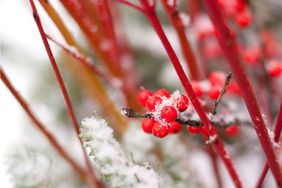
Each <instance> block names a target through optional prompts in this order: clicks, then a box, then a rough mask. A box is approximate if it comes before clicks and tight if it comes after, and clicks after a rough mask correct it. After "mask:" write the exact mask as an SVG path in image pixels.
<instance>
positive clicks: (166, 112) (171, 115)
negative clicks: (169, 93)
mask: <svg viewBox="0 0 282 188" xmlns="http://www.w3.org/2000/svg"><path fill="white" fill-rule="evenodd" d="M161 117H162V118H163V119H164V120H165V121H166V122H172V121H175V120H176V118H177V110H176V109H175V108H174V107H173V106H165V107H163V109H162V111H161Z"/></svg>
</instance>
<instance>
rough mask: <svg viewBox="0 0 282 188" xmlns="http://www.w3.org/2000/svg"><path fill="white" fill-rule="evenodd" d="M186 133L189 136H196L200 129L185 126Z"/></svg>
mask: <svg viewBox="0 0 282 188" xmlns="http://www.w3.org/2000/svg"><path fill="white" fill-rule="evenodd" d="M187 131H188V132H189V133H191V134H198V133H200V132H201V129H200V127H193V126H187Z"/></svg>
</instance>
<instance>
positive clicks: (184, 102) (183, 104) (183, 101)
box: [175, 95, 189, 112]
mask: <svg viewBox="0 0 282 188" xmlns="http://www.w3.org/2000/svg"><path fill="white" fill-rule="evenodd" d="M175 102H176V107H177V109H178V110H179V111H180V112H184V111H185V110H187V108H188V105H189V100H188V98H187V97H186V96H185V95H181V97H179V98H177V99H176V100H175Z"/></svg>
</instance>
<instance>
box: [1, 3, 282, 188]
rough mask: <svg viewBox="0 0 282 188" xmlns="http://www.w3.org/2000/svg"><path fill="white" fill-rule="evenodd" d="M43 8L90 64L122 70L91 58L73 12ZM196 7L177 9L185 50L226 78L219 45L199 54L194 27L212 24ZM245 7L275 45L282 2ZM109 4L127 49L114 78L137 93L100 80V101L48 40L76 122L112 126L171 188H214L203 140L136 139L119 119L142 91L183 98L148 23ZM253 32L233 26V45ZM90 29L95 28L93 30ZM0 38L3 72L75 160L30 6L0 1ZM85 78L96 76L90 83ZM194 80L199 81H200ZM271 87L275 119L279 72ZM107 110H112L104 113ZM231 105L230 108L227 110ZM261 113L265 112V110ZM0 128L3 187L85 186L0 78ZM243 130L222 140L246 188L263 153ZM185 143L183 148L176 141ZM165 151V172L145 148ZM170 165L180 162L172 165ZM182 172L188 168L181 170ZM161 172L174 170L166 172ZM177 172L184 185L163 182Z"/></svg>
mask: <svg viewBox="0 0 282 188" xmlns="http://www.w3.org/2000/svg"><path fill="white" fill-rule="evenodd" d="M35 2H36V5H37V8H38V11H39V15H40V18H41V20H42V22H43V25H44V29H45V32H46V33H48V34H49V35H51V36H52V37H53V38H55V39H56V40H57V41H61V43H65V41H64V38H63V37H62V35H61V34H60V32H59V31H58V29H57V27H56V26H55V25H54V23H53V22H52V21H51V20H50V18H49V16H48V15H47V14H46V12H45V11H44V10H43V9H42V7H41V6H40V4H39V3H38V1H35ZM132 2H134V1H132ZM187 2H188V1H187ZM50 4H52V5H53V6H54V7H55V9H56V10H57V12H58V13H59V14H60V16H61V17H62V18H63V20H64V23H65V24H66V25H67V27H68V29H69V30H70V32H71V34H72V35H73V37H74V39H75V40H76V41H77V44H78V45H79V46H80V48H81V50H82V51H83V52H84V53H85V54H86V55H87V56H88V57H90V58H91V59H92V61H93V62H94V64H95V65H96V66H97V67H98V68H99V69H101V70H102V71H104V72H105V73H106V74H109V75H114V76H115V77H118V76H119V73H117V74H116V75H117V76H116V75H115V72H114V70H115V69H113V71H112V72H111V70H112V69H111V68H108V67H107V64H103V63H101V62H102V60H101V56H102V57H103V55H100V56H99V55H98V57H97V55H96V52H97V51H99V50H97V49H96V48H97V47H96V46H93V45H92V43H91V42H89V38H88V37H87V36H86V35H85V33H83V32H82V30H81V29H80V27H81V26H80V25H79V24H78V23H77V22H76V21H75V20H74V19H73V18H72V15H70V14H69V12H68V11H67V10H66V9H65V8H64V7H63V6H62V4H61V3H60V2H59V1H56V0H50ZM199 4H200V7H199V10H198V11H199V14H200V15H197V17H196V18H197V19H196V21H195V20H191V19H192V17H191V16H190V15H189V11H188V10H187V9H189V8H187V7H189V6H187V3H186V1H184V0H183V1H182V0H179V6H178V8H179V11H180V12H182V13H183V16H182V19H183V20H182V21H183V23H184V26H185V27H186V36H187V37H188V40H189V41H190V43H191V46H192V50H194V51H195V54H196V61H198V62H201V63H202V64H201V63H199V64H201V65H200V66H202V67H204V68H206V70H204V71H202V72H201V74H206V75H209V74H210V73H211V72H212V71H214V70H221V71H224V72H228V70H229V68H228V66H226V62H225V59H224V57H223V55H222V52H218V44H214V42H211V44H203V45H204V46H206V48H205V49H204V52H203V51H201V50H199V48H200V47H199V45H198V43H199V41H198V35H197V33H199V32H200V30H201V29H202V30H205V29H203V28H209V27H210V25H211V24H210V23H209V21H208V18H207V16H206V15H205V13H203V12H204V8H203V7H202V4H201V3H199ZM250 4H251V6H250V11H251V12H252V13H253V19H254V20H255V22H256V23H257V25H256V27H259V28H260V29H261V30H270V31H271V32H273V35H274V36H275V37H276V40H277V42H278V43H281V42H280V41H281V39H282V35H281V32H282V24H281V21H282V11H281V10H282V2H281V1H279V0H270V1H267V0H257V1H250ZM115 6H116V7H117V8H118V9H116V12H115V11H113V14H115V15H118V16H120V17H119V19H118V21H119V22H118V23H116V25H115V27H117V31H118V32H119V37H118V39H119V40H118V42H119V43H120V44H119V45H120V46H119V45H118V47H119V48H121V49H124V51H122V52H120V53H121V54H123V55H122V57H120V59H122V60H120V62H122V63H121V64H120V67H119V68H120V69H122V70H123V72H122V73H121V74H123V75H126V76H121V77H122V78H121V79H120V80H119V81H121V82H124V83H125V81H126V84H127V86H128V88H130V87H132V88H134V89H132V90H134V92H132V93H131V91H132V90H130V89H128V91H129V92H128V93H126V94H125V95H124V93H123V92H124V91H123V90H122V89H120V88H119V82H114V84H113V85H114V86H112V85H111V84H109V83H108V81H107V79H105V78H102V79H101V78H100V77H99V80H100V81H99V82H101V83H100V85H102V86H105V88H103V89H102V90H103V91H104V90H105V92H106V93H108V95H107V96H105V95H104V93H103V92H101V91H99V90H97V88H99V87H101V86H100V85H99V86H97V87H95V86H91V84H92V83H91V84H90V82H89V80H88V81H87V79H86V81H85V80H84V78H82V81H81V75H82V74H79V72H81V71H82V69H78V68H77V67H75V66H73V67H72V65H71V64H74V62H75V60H74V58H72V57H71V56H69V55H68V54H67V53H65V52H64V51H63V50H62V49H61V48H60V47H58V45H56V44H54V43H52V42H51V41H50V44H51V47H52V51H53V52H54V55H55V58H56V60H57V63H58V65H59V68H60V70H61V73H62V75H63V79H64V81H65V83H66V87H67V90H68V91H69V95H70V98H71V101H72V104H73V106H74V109H75V113H76V115H77V119H78V121H79V122H81V121H82V119H83V118H85V117H89V116H91V115H92V114H93V113H95V114H98V115H99V116H101V117H103V118H105V119H106V120H107V121H108V122H109V124H110V125H111V126H112V127H113V128H114V130H115V134H116V136H117V137H119V136H120V135H123V136H122V138H120V139H119V141H120V142H122V144H123V146H124V147H126V148H127V149H128V150H130V151H131V152H132V153H133V155H135V156H134V157H135V158H136V160H137V161H144V160H145V161H148V162H149V163H151V164H152V163H153V164H152V165H153V167H155V168H156V169H158V168H160V169H158V170H157V171H158V172H159V173H160V174H162V173H163V175H164V176H163V177H165V178H164V179H169V182H170V183H171V184H170V185H174V186H175V187H185V186H186V185H189V186H190V187H193V186H194V187H195V186H196V187H216V182H215V180H214V177H213V173H214V172H213V167H212V164H211V161H210V156H209V154H208V152H207V151H206V149H204V144H203V143H202V141H201V138H200V137H198V136H195V137H194V136H191V135H187V133H186V132H185V131H183V132H185V133H183V135H184V136H183V135H182V136H175V137H173V136H174V135H172V136H171V138H166V139H164V140H159V139H157V138H153V137H152V136H150V135H147V134H145V133H143V132H142V130H141V128H140V121H138V120H132V121H128V120H127V119H126V118H124V117H122V116H121V115H120V112H119V109H120V108H121V107H124V106H130V107H136V108H135V109H136V110H137V111H138V110H140V111H142V108H140V106H139V105H138V104H137V102H136V93H137V92H136V91H138V90H139V88H140V87H141V86H142V87H145V88H148V89H151V90H153V91H154V90H156V89H160V88H166V89H168V90H169V91H170V92H173V91H175V90H180V92H183V89H182V86H181V84H180V82H179V80H178V77H177V75H176V74H175V71H174V69H173V67H172V66H171V65H170V63H169V59H168V58H167V56H166V54H165V51H164V49H163V46H162V44H161V43H160V41H159V39H158V37H157V35H156V34H155V33H154V31H153V29H152V27H151V26H150V24H149V23H148V22H147V20H146V18H145V17H144V16H143V15H142V14H140V13H138V12H137V11H135V10H132V9H131V8H128V7H125V6H124V5H121V4H115ZM157 12H158V16H159V17H160V20H161V22H162V23H163V25H164V28H165V31H166V34H167V36H168V38H169V40H170V42H171V44H172V46H173V47H174V49H175V50H176V52H177V55H178V56H179V58H180V60H181V62H182V64H183V66H184V69H185V72H186V73H187V74H188V75H189V76H190V78H191V74H190V73H189V71H188V70H189V68H188V67H187V64H186V63H185V57H183V55H182V51H181V45H180V43H179V40H178V38H177V34H176V32H175V30H174V28H173V27H172V26H171V24H170V22H169V20H168V18H167V16H166V14H165V12H164V10H163V7H162V6H161V3H160V2H159V1H158V2H157ZM187 13H188V14H187ZM193 19H194V18H193ZM191 23H193V24H191ZM119 27H120V28H119ZM256 27H255V26H253V27H252V28H250V29H246V30H244V31H243V32H241V33H240V29H239V28H236V29H235V31H236V32H238V33H240V34H238V35H240V36H239V41H241V43H242V44H243V46H252V44H253V41H256V39H257V37H258V36H256V35H255V34H254V33H255V31H256V30H254V29H256ZM92 29H93V30H95V28H94V27H93V28H92ZM98 30H99V28H98ZM120 30H121V31H120ZM93 32H95V31H93ZM123 37H124V38H123ZM210 41H215V38H213V39H210ZM0 42H1V59H0V62H1V66H2V68H3V69H4V70H5V72H6V74H7V75H8V77H9V78H10V81H11V82H12V83H13V84H14V86H15V88H16V89H17V91H18V92H19V93H20V94H21V96H22V97H23V98H24V99H25V100H26V101H27V102H28V104H29V106H30V108H31V109H32V110H33V111H34V113H35V114H36V116H37V117H38V118H39V119H40V120H41V121H42V122H43V123H44V124H45V125H46V127H47V128H48V129H49V130H50V131H51V132H52V133H53V134H54V135H55V136H56V137H57V138H58V140H59V142H60V143H61V144H62V145H63V146H64V148H65V149H66V150H67V151H69V152H70V153H72V154H73V156H74V157H75V158H76V159H77V160H78V161H80V163H82V157H81V154H80V147H79V144H78V142H77V138H76V135H75V132H74V130H73V128H72V126H71V121H70V119H69V116H68V113H67V109H66V107H65V103H64V101H63V97H62V94H61V92H60V90H59V87H58V84H57V81H56V79H55V76H54V73H53V71H52V67H51V66H50V63H49V60H48V57H47V54H46V52H45V49H44V46H43V43H42V40H41V38H40V35H39V32H38V29H37V27H36V24H35V22H34V20H33V17H32V11H31V8H30V6H29V3H28V1H27V0H24V1H17V0H0ZM99 45H100V46H99V47H98V48H101V49H102V50H101V49H100V50H101V51H102V54H103V49H104V50H106V51H107V49H108V48H110V47H109V45H111V44H109V41H102V42H101V44H99ZM127 45H128V46H127ZM127 48H129V49H127ZM93 49H94V50H93ZM95 49H96V50H95ZM209 49H210V50H209ZM280 52H281V51H279V52H278V53H280ZM204 55H205V56H204ZM276 57H278V58H281V55H280V54H279V55H277V56H276ZM102 59H103V58H102ZM105 59H106V58H105ZM270 59H271V58H270ZM203 62H204V63H203ZM105 67H106V68H105ZM207 67H208V68H207ZM246 67H247V69H248V71H249V72H250V75H259V74H260V71H261V70H260V69H256V68H255V67H254V66H249V65H248V64H247V65H246ZM109 72H110V73H109ZM92 79H93V80H94V78H92ZM93 80H92V81H93ZM124 80H125V81H124ZM199 80H201V79H198V80H197V81H199ZM202 80H204V79H202ZM195 81H196V80H195ZM252 81H253V82H254V85H255V89H257V91H258V90H259V88H260V86H257V85H256V84H257V80H255V76H253V77H252ZM272 82H273V83H272V84H273V85H274V86H275V87H276V89H275V92H276V93H278V94H277V95H275V96H274V97H273V101H274V102H273V103H271V104H269V105H271V108H272V109H273V116H275V115H276V114H277V111H278V107H279V106H278V105H279V102H277V101H279V100H280V99H281V90H282V89H281V88H282V87H281V86H282V81H281V76H280V77H277V78H275V79H273V80H272ZM115 87H117V88H118V89H117V88H115ZM266 92H269V90H267V89H266ZM133 93H134V94H135V95H134V94H133ZM127 94H128V95H127ZM101 95H102V96H101ZM258 95H259V94H258ZM266 95H267V94H266ZM96 96H98V97H96ZM132 96H133V97H132ZM264 96H265V95H263V96H260V97H264ZM107 97H108V98H107ZM134 97H135V98H134ZM258 98H259V97H258ZM259 99H260V98H259ZM203 100H204V99H203ZM228 100H229V101H232V100H233V101H234V103H235V108H234V109H235V110H236V113H237V112H240V113H241V114H245V116H246V119H248V118H249V117H248V115H247V112H246V109H245V106H244V103H243V101H242V99H241V98H240V97H238V96H235V97H234V96H229V97H228V96H227V100H226V101H228ZM103 101H104V102H103ZM105 101H106V102H105ZM109 101H110V102H109ZM260 102H261V101H260ZM264 103H266V102H261V103H260V105H262V106H263V105H264ZM111 105H112V106H114V108H111ZM230 105H231V106H232V105H233V106H234V104H230ZM236 105H237V106H240V108H237V107H236ZM105 109H106V110H105ZM267 113H268V112H264V114H267ZM270 113H272V112H270ZM267 118H268V116H267V117H266V120H267V121H268V122H270V120H269V119H267ZM0 122H1V127H2V130H1V131H0V187H5V188H9V187H20V186H21V185H22V186H23V187H25V186H27V187H32V186H35V187H86V185H85V182H82V181H81V179H80V178H79V177H78V176H77V175H76V174H75V173H74V172H73V170H72V169H71V168H70V167H69V166H68V164H67V163H66V162H65V161H64V160H63V159H61V158H60V156H58V154H57V153H56V152H55V151H54V150H53V148H52V147H51V146H50V145H49V143H48V142H47V141H46V139H45V138H44V137H43V136H42V134H41V133H40V132H39V131H38V130H37V129H36V128H34V126H33V125H32V124H33V123H32V122H31V121H30V119H29V118H28V117H27V115H26V113H25V112H24V111H23V110H22V109H21V108H20V106H19V104H18V103H17V101H16V100H15V99H14V98H13V96H12V95H11V94H10V92H9V91H8V90H7V88H6V87H5V86H4V85H3V83H2V82H0ZM123 123H124V124H129V128H128V129H127V130H126V131H125V130H123V128H122V127H124V126H126V125H123ZM121 124H122V125H121ZM243 130H244V131H241V132H240V133H239V135H238V136H237V137H236V138H231V139H230V138H225V137H224V135H223V139H224V141H225V143H226V147H227V150H228V151H230V153H231V157H232V158H233V159H234V160H233V161H234V162H235V166H236V169H237V170H238V171H239V172H240V174H239V175H240V177H241V178H242V182H243V184H244V185H245V187H252V186H254V185H255V183H256V180H257V178H258V176H259V173H260V171H261V169H262V165H263V161H264V157H263V155H262V151H261V147H260V145H259V143H258V140H257V138H256V135H255V132H254V131H253V129H251V128H249V127H246V128H244V129H243ZM132 138H136V141H135V142H138V141H140V140H141V141H142V140H143V141H144V140H148V145H146V144H145V143H146V142H145V141H144V144H145V145H146V146H145V149H144V148H141V149H139V148H138V145H134V144H136V143H135V142H134V141H133V139H132ZM138 139H139V140H138ZM183 139H184V143H186V144H184V143H183ZM139 145H140V144H139ZM175 145H179V148H178V150H179V153H177V152H176V153H177V154H176V156H175V157H179V158H177V159H174V158H173V157H171V156H170V155H171V154H166V152H168V151H167V150H169V149H170V151H172V150H173V149H174V146H175ZM186 145H187V147H186ZM164 146H167V147H166V148H165V149H164V151H162V152H163V153H164V154H163V155H164V156H166V155H167V156H168V157H167V158H166V159H164V160H165V162H164V163H165V165H164V166H165V167H162V168H163V169H162V168H161V167H159V163H158V162H156V161H157V160H158V159H156V156H155V155H154V152H152V151H153V149H152V148H158V147H160V148H162V147H164ZM146 147H147V148H146ZM148 148H149V149H148ZM150 148H151V149H150ZM143 150H144V152H145V153H144V152H143ZM151 150H152V151H151ZM176 150H177V149H176ZM142 152H143V153H142ZM146 152H147V153H146ZM175 160H178V161H180V163H179V164H178V166H177V165H176V164H175V163H176V161H175ZM217 161H218V164H219V169H220V174H221V177H222V181H223V185H224V186H223V187H232V186H233V185H232V181H231V180H230V177H229V175H228V173H227V172H226V169H225V167H224V165H223V164H222V162H221V160H217ZM154 162H155V163H154ZM183 163H185V167H183V165H182V164H183ZM186 163H187V164H186ZM166 165H167V166H166ZM172 167H173V168H172ZM182 167H183V168H185V170H183V169H181V168H182ZM168 169H171V171H170V170H168ZM166 170H167V171H166ZM177 171H178V172H179V171H185V172H188V173H187V174H185V173H184V174H181V175H179V174H177V176H176V177H177V178H178V180H179V181H180V180H184V179H186V181H185V182H183V185H181V184H177V183H175V182H177V181H178V180H176V179H177V178H175V179H174V178H171V179H170V178H169V176H170V177H172V176H173V174H174V173H176V172H177ZM246 177H247V178H246ZM62 180H63V181H62ZM265 186H266V187H274V181H273V179H272V176H271V175H270V173H268V176H267V178H266V180H265Z"/></svg>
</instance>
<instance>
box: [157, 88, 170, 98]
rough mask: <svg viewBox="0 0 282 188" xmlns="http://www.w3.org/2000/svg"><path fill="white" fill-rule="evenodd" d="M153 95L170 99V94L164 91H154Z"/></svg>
mask: <svg viewBox="0 0 282 188" xmlns="http://www.w3.org/2000/svg"><path fill="white" fill-rule="evenodd" d="M155 95H158V96H160V97H166V98H169V97H170V94H169V92H168V91H167V90H166V89H159V90H157V91H155Z"/></svg>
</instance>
